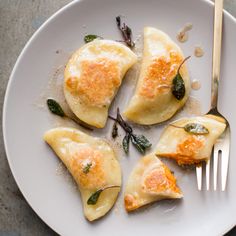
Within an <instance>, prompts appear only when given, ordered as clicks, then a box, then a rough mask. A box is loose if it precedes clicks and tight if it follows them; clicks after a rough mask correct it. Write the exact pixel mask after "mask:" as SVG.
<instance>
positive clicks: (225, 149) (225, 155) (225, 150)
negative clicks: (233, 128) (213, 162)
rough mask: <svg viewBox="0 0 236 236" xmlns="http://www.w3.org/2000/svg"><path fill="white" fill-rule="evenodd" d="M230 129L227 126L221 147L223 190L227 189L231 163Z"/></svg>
mask: <svg viewBox="0 0 236 236" xmlns="http://www.w3.org/2000/svg"><path fill="white" fill-rule="evenodd" d="M229 146H230V130H229V128H226V131H225V137H224V140H223V143H222V147H221V190H222V191H225V188H226V182H227V173H228V163H229Z"/></svg>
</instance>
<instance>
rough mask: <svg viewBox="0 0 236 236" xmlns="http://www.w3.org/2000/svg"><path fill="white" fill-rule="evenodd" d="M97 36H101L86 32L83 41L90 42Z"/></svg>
mask: <svg viewBox="0 0 236 236" xmlns="http://www.w3.org/2000/svg"><path fill="white" fill-rule="evenodd" d="M97 38H99V39H101V37H100V36H98V35H95V34H88V35H85V36H84V42H85V43H90V42H92V41H93V40H94V39H97Z"/></svg>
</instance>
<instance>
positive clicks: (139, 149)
mask: <svg viewBox="0 0 236 236" xmlns="http://www.w3.org/2000/svg"><path fill="white" fill-rule="evenodd" d="M131 142H132V143H133V145H134V146H135V147H136V149H137V150H138V151H139V152H141V153H142V154H144V153H145V147H144V146H142V145H141V144H140V143H139V142H138V141H137V139H136V138H135V136H134V135H132V136H131Z"/></svg>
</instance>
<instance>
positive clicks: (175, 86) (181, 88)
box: [172, 73, 185, 100]
mask: <svg viewBox="0 0 236 236" xmlns="http://www.w3.org/2000/svg"><path fill="white" fill-rule="evenodd" d="M172 94H173V95H174V96H175V98H176V99H178V100H182V99H183V98H184V95H185V84H184V80H183V78H182V76H181V75H180V73H178V74H177V75H176V76H175V77H174V79H173V80H172Z"/></svg>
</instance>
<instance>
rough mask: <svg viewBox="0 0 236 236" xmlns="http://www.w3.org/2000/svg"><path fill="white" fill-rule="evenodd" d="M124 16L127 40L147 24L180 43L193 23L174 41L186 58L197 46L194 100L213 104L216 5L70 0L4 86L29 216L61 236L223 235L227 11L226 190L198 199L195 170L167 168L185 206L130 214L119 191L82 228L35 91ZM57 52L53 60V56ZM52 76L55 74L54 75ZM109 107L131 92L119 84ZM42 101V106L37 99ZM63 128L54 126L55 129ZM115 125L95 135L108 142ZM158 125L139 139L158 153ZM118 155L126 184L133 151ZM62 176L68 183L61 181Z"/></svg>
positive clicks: (235, 34) (229, 205) (231, 23)
mask: <svg viewBox="0 0 236 236" xmlns="http://www.w3.org/2000/svg"><path fill="white" fill-rule="evenodd" d="M119 14H122V15H124V16H125V20H126V22H128V25H129V26H131V28H132V29H133V34H134V38H136V37H137V36H138V35H139V34H140V33H141V32H142V29H143V27H144V26H147V25H149V26H154V27H157V28H159V29H161V30H163V31H165V32H166V33H168V34H169V35H170V36H171V37H172V38H173V39H174V40H175V41H177V40H176V39H175V38H176V34H177V31H178V30H179V29H180V28H181V27H182V26H183V25H184V24H185V23H188V22H192V23H193V29H192V30H191V32H190V35H189V36H190V37H189V41H188V42H186V43H184V44H181V45H180V46H181V48H182V49H183V51H184V53H185V55H190V54H193V50H194V46H195V45H198V44H200V45H201V46H202V47H203V48H204V50H205V55H204V57H202V58H196V57H194V56H192V59H191V60H190V61H189V70H190V74H191V78H192V79H198V80H200V81H201V84H202V88H201V90H200V91H195V92H192V95H193V96H195V97H196V98H197V99H199V100H200V101H201V103H202V112H203V113H205V112H206V111H207V110H208V108H209V104H210V81H211V61H212V60H211V48H212V33H213V32H212V26H213V6H212V4H211V3H210V2H208V1H203V0H199V1H196V0H178V1H173V0H145V1H144V0H136V1H133V0H119V1H117V0H86V1H76V2H73V3H71V4H69V5H67V6H66V7H64V8H63V9H62V10H60V11H59V12H58V13H56V14H55V15H54V16H53V17H51V18H50V19H49V20H48V21H47V22H46V23H45V24H44V25H43V26H42V27H41V28H40V29H39V30H38V31H37V32H36V33H35V34H34V36H33V37H32V38H31V39H30V41H29V42H28V44H27V45H26V47H25V48H24V50H23V52H22V53H21V55H20V57H19V59H18V60H17V63H16V65H15V67H14V70H13V72H12V75H11V78H10V82H9V85H8V88H7V93H6V99H5V104H4V113H3V130H4V140H5V147H6V152H7V156H8V160H9V164H10V167H11V170H12V172H13V175H14V177H15V179H16V182H17V184H18V186H19V188H20V189H21V191H22V193H23V194H24V196H25V198H26V199H27V201H28V202H29V204H30V205H31V207H32V208H33V209H34V210H35V212H36V213H37V214H38V215H39V216H40V217H41V218H42V219H43V220H44V221H45V222H46V223H47V224H48V225H49V226H50V227H52V228H53V229H54V230H55V231H56V232H58V233H59V234H61V235H70V236H71V235H94V234H95V233H96V235H97V236H105V235H112V236H120V235H123V236H125V235H136V236H138V235H149V236H152V235H165V236H167V235H221V234H223V233H225V232H226V231H227V230H229V229H230V228H231V227H233V226H234V225H235V223H236V218H235V212H236V201H235V199H236V189H235V184H236V159H235V158H234V157H235V156H236V147H235V146H234V143H235V142H236V136H235V134H236V122H235V120H236V111H235V109H234V102H235V101H236V92H235V87H236V81H235V53H236V44H235V42H236V21H235V19H233V18H232V17H231V16H230V15H229V14H228V13H225V15H224V16H225V17H224V42H223V55H222V80H221V84H220V94H219V95H220V100H219V108H220V111H221V112H222V113H223V114H224V115H225V116H226V117H227V119H228V120H229V122H230V124H231V129H232V144H233V145H232V150H231V160H230V169H229V173H230V175H229V181H228V188H227V191H226V192H213V191H210V192H204V191H203V192H198V190H197V186H196V179H195V173H194V171H183V170H181V169H180V168H178V167H177V166H176V165H175V164H174V163H172V162H168V163H169V165H170V166H171V168H172V169H174V170H175V174H176V175H177V177H178V183H179V185H180V186H181V188H182V190H183V192H184V194H185V197H184V199H183V200H182V201H163V202H159V203H157V204H154V205H152V206H151V207H148V208H147V209H146V210H142V211H138V212H136V213H133V214H132V213H131V214H127V213H126V212H125V210H124V207H123V193H121V194H120V196H119V199H118V202H117V204H116V206H115V207H114V208H113V209H112V211H111V212H110V214H108V215H107V216H106V217H104V218H103V219H101V220H99V221H97V222H95V223H89V222H87V221H86V220H85V218H84V216H83V212H82V208H81V203H80V196H79V193H78V191H77V190H76V189H75V188H73V186H74V185H73V182H72V181H70V178H68V174H66V173H64V172H63V171H62V172H63V173H62V174H58V170H57V169H58V165H59V161H58V159H57V158H56V157H55V156H54V154H53V152H52V151H51V150H50V149H49V147H48V146H47V145H46V144H45V143H44V142H43V140H42V135H43V133H44V132H45V131H46V130H48V129H49V128H51V127H53V126H55V121H57V122H58V121H59V119H57V118H56V117H55V116H53V115H51V114H49V112H48V111H47V110H46V109H40V108H38V107H37V106H36V105H35V103H37V104H39V103H40V102H39V103H38V101H39V100H40V99H39V97H40V94H41V93H42V91H43V90H44V88H45V87H46V86H47V84H48V81H49V80H50V78H51V77H53V76H54V77H55V76H56V77H57V79H59V80H60V79H62V78H61V74H60V73H58V71H56V72H55V68H57V67H58V66H61V65H63V64H64V63H65V62H66V60H67V57H68V55H69V53H71V52H72V51H74V50H75V49H77V48H78V47H80V46H81V45H82V44H83V36H84V35H85V34H86V33H92V34H98V35H101V36H103V37H105V38H111V39H119V38H120V33H119V32H118V30H117V28H116V24H115V16H117V15H119ZM57 50H59V52H58V53H56V51H57ZM53 73H56V74H54V75H53ZM125 84H126V85H127V86H123V87H122V88H121V90H120V91H119V94H118V97H117V98H116V102H115V104H114V105H113V108H112V111H111V113H112V112H113V111H114V109H115V107H116V105H117V104H119V106H120V108H121V110H122V109H123V107H124V106H125V104H126V103H127V101H128V99H129V97H130V95H131V92H130V90H131V89H132V87H133V86H134V83H133V82H130V81H128V80H126V81H125ZM41 102H42V100H41ZM61 124H62V123H60V125H61ZM111 125H112V122H110V121H109V122H108V124H107V126H106V128H105V129H103V130H101V131H98V132H95V133H94V134H95V135H98V136H102V137H104V136H109V133H110V130H111ZM161 129H162V127H161V126H158V127H154V128H152V129H151V130H143V129H139V128H136V130H137V132H145V134H146V136H147V137H149V138H150V139H151V141H152V143H153V144H154V145H153V146H155V144H156V142H157V141H158V137H159V135H160V131H161ZM119 153H120V158H119V159H120V162H121V165H122V169H123V185H125V183H126V180H127V177H128V175H129V173H130V171H131V169H132V168H133V166H134V165H135V163H136V162H137V160H138V159H139V158H140V155H139V154H138V153H137V151H136V150H134V149H133V148H131V155H130V156H129V157H125V156H124V155H123V153H122V152H119ZM68 179H69V180H68Z"/></svg>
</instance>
